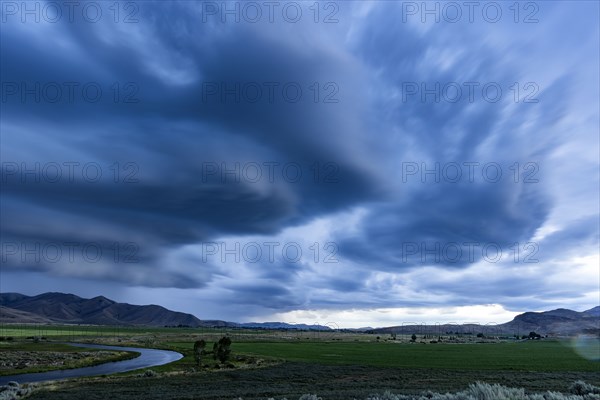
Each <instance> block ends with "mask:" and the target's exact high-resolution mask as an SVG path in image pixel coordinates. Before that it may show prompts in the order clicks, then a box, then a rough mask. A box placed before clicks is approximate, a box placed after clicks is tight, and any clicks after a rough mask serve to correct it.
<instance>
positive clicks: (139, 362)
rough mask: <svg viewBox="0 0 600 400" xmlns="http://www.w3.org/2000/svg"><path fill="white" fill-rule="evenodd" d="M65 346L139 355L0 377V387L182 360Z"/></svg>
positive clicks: (168, 354) (152, 352) (167, 354)
mask: <svg viewBox="0 0 600 400" xmlns="http://www.w3.org/2000/svg"><path fill="white" fill-rule="evenodd" d="M67 344H68V345H70V346H75V347H85V348H91V349H102V350H113V351H134V352H137V353H140V356H139V357H136V358H132V359H130V360H123V361H113V362H107V363H104V364H99V365H95V366H93V367H83V368H74V369H63V370H56V371H48V372H38V373H33V374H20V375H9V376H0V385H5V384H6V383H7V382H10V381H17V382H19V383H30V382H41V381H53V380H57V379H67V378H81V377H85V376H95V375H108V374H116V373H119V372H127V371H133V370H135V369H141V368H150V367H156V366H159V365H164V364H168V363H170V362H173V361H177V360H180V359H181V358H183V355H182V354H180V353H177V352H175V351H168V350H158V349H145V348H138V347H121V346H106V345H101V344H83V343H67Z"/></svg>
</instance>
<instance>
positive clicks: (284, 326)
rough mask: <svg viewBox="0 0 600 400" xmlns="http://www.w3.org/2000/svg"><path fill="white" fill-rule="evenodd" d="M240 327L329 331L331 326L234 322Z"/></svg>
mask: <svg viewBox="0 0 600 400" xmlns="http://www.w3.org/2000/svg"><path fill="white" fill-rule="evenodd" d="M236 325H237V326H238V327H240V328H254V329H300V330H305V331H330V330H331V328H330V327H329V326H326V325H317V324H315V325H307V324H288V323H285V322H246V323H242V324H236Z"/></svg>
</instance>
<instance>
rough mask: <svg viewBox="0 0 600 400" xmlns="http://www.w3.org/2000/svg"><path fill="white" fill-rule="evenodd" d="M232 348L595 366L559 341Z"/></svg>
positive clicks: (499, 365) (438, 362) (306, 357)
mask: <svg viewBox="0 0 600 400" xmlns="http://www.w3.org/2000/svg"><path fill="white" fill-rule="evenodd" d="M233 350H234V351H235V352H240V353H247V354H252V355H260V356H267V357H276V358H281V359H285V360H287V361H300V362H309V363H320V364H334V365H341V364H343V365H371V366H378V367H398V368H436V369H462V370H515V371H600V363H598V362H593V361H588V360H586V359H584V358H582V357H580V356H579V355H577V354H576V353H575V352H574V351H573V350H572V349H571V348H570V347H569V346H567V345H566V344H563V343H561V342H558V341H548V342H546V341H527V342H519V343H494V344H426V345H425V344H396V343H360V342H359V343H336V342H333V343H319V342H312V343H234V345H233Z"/></svg>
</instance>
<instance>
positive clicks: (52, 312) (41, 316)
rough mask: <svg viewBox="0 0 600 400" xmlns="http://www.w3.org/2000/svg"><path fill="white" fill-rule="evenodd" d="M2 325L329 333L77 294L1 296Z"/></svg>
mask: <svg viewBox="0 0 600 400" xmlns="http://www.w3.org/2000/svg"><path fill="white" fill-rule="evenodd" d="M0 322H1V323H36V324H43V323H55V324H85V325H127V326H136V325H137V326H155V327H160V326H186V327H192V328H197V327H229V328H254V329H304V330H329V329H330V328H329V327H327V326H321V325H305V324H287V323H283V322H260V323H258V322H257V323H254V322H250V323H235V322H227V321H221V320H200V319H198V318H197V317H195V316H194V315H192V314H186V313H182V312H177V311H171V310H168V309H166V308H164V307H161V306H157V305H147V306H137V305H132V304H127V303H117V302H115V301H113V300H110V299H107V298H106V297H104V296H98V297H94V298H92V299H84V298H81V297H79V296H76V295H74V294H65V293H52V292H51V293H43V294H40V295H37V296H26V295H23V294H20V293H0Z"/></svg>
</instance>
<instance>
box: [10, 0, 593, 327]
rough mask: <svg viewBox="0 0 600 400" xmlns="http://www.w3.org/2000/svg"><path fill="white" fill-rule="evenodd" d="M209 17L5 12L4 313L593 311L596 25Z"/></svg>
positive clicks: (167, 7) (370, 12) (359, 8)
mask: <svg viewBox="0 0 600 400" xmlns="http://www.w3.org/2000/svg"><path fill="white" fill-rule="evenodd" d="M98 4H99V7H102V6H101V5H100V3H98ZM220 4H221V3H218V4H217V3H211V2H168V3H161V4H159V3H135V7H134V8H132V9H128V10H121V11H122V13H121V14H119V16H118V18H117V16H116V15H114V14H111V13H110V12H111V10H108V9H102V11H103V12H104V14H103V15H104V17H103V18H100V19H99V20H98V21H97V22H95V23H91V22H89V20H86V18H84V17H82V16H81V15H79V14H78V12H76V13H75V19H74V20H73V21H69V20H68V19H67V18H66V16H64V18H61V19H59V20H58V21H57V22H51V21H49V20H48V19H49V18H48V16H47V15H46V18H44V15H42V18H41V20H40V21H39V22H35V20H31V19H30V20H27V18H25V20H26V22H25V23H24V22H22V19H21V16H22V15H21V13H22V10H15V9H6V8H4V9H3V16H2V18H3V23H2V37H1V39H0V40H1V44H2V52H1V58H2V63H1V64H2V65H1V67H0V68H1V72H2V77H3V78H2V85H3V88H2V91H3V98H2V120H1V122H0V128H1V132H2V136H1V144H2V146H1V150H0V154H1V156H2V191H1V198H2V204H1V207H2V215H1V217H0V218H1V222H2V224H1V225H2V246H3V247H2V250H3V251H2V252H3V259H2V274H3V279H2V291H23V292H27V291H34V292H39V291H49V290H57V289H56V288H55V287H52V286H53V285H57V279H58V280H59V281H60V280H61V279H63V280H64V284H63V285H62V286H61V290H64V291H73V292H77V291H78V290H79V294H82V295H87V294H88V292H89V294H90V295H91V294H96V293H98V294H105V293H101V292H113V293H115V296H117V297H119V299H124V300H129V301H139V302H158V301H157V300H156V295H155V293H160V296H161V298H162V299H164V301H163V300H161V301H160V303H165V304H166V305H170V306H171V307H173V308H178V309H184V310H187V311H190V312H193V313H195V314H196V315H198V316H199V317H200V318H219V319H261V318H269V317H272V316H274V315H278V316H285V315H289V316H290V317H289V318H297V317H299V316H300V315H302V314H301V313H302V312H304V311H306V310H321V311H320V312H324V313H334V314H331V315H337V316H338V317H339V316H340V315H345V314H344V313H347V312H350V310H370V309H395V308H398V309H401V308H402V309H404V308H409V309H410V307H420V308H419V309H423V307H425V308H427V307H430V308H431V309H440V307H447V306H473V307H480V308H479V310H485V309H486V308H485V307H484V306H485V305H488V304H496V305H497V306H495V307H504V309H506V310H525V309H531V308H535V309H542V308H547V307H551V306H554V305H570V306H572V307H575V308H578V307H587V306H593V305H594V303H593V302H594V301H596V302H597V301H598V299H597V298H596V299H595V300H594V296H593V294H594V293H596V294H597V291H598V284H599V279H600V278H599V277H598V271H597V268H596V267H597V264H596V267H594V260H596V261H597V256H598V251H597V244H598V240H599V239H598V235H599V229H598V228H599V227H598V217H599V214H598V208H597V205H598V201H599V199H598V191H597V188H598V185H599V176H598V152H597V149H598V135H597V131H598V120H597V110H598V106H599V104H598V98H599V96H598V89H597V88H598V76H597V71H598V65H599V61H598V54H597V48H598V44H599V43H598V21H597V18H596V19H595V18H594V17H593V16H594V15H597V14H598V5H597V4H592V3H580V4H577V5H573V4H568V3H566V2H553V3H551V4H547V3H544V4H541V5H540V10H539V14H538V15H537V17H536V18H537V19H538V22H537V23H531V24H525V23H522V22H523V21H519V23H515V20H514V18H513V17H515V16H514V15H511V14H510V11H509V10H508V8H506V9H504V10H503V12H504V14H502V15H503V17H502V18H501V19H500V20H499V21H498V22H496V23H492V22H490V21H488V20H486V18H484V17H482V16H481V15H479V14H477V13H475V14H474V21H473V22H469V21H468V20H461V21H459V22H456V23H450V22H448V21H446V20H445V19H447V18H444V15H443V14H441V19H440V22H439V23H436V22H435V20H434V19H432V18H431V17H427V15H424V16H422V15H420V14H412V11H414V10H412V9H407V8H406V4H405V3H402V2H398V3H395V2H369V3H368V4H360V3H355V2H344V3H339V4H337V3H335V4H334V3H331V4H334V5H335V6H327V5H326V4H320V7H321V8H320V12H319V14H318V15H317V14H315V11H314V10H313V9H309V8H308V6H307V5H304V4H303V3H301V4H300V3H281V4H280V6H281V10H279V9H277V10H276V11H274V14H273V15H272V22H271V21H270V20H269V19H268V18H267V15H268V14H266V13H265V14H263V18H261V19H260V21H259V22H257V23H253V22H249V19H252V15H254V14H251V12H252V11H253V10H251V9H247V8H245V7H246V6H244V5H243V3H235V2H231V3H227V7H230V8H228V9H229V10H230V11H231V10H233V11H232V12H230V13H229V14H227V13H223V11H226V10H223V9H220V10H219V7H222V6H220ZM327 4H330V3H327ZM296 5H297V6H298V7H300V9H301V10H302V11H301V12H302V14H301V17H300V18H299V19H298V20H297V21H296V22H293V21H294V20H295V18H296V17H294V15H300V14H293V11H294V10H295V9H296V8H295V7H296ZM213 6H215V7H217V8H216V9H215V8H212V7H213ZM259 6H260V5H259ZM236 7H238V8H236ZM43 9H44V6H43V5H42V10H43ZM238 9H239V13H240V14H239V15H238V17H240V18H239V19H240V20H239V22H236V20H235V18H236V15H235V13H236V11H235V10H238ZM282 10H285V13H283V14H280V13H279V11H282ZM411 10H412V11H411ZM77 11H79V10H77ZM113 11H114V10H113ZM261 11H267V10H265V9H261ZM409 11H410V12H409ZM282 12H283V11H282ZM130 14H131V15H134V16H135V18H134V19H135V22H131V23H126V22H124V18H125V15H130ZM421 17H424V18H425V22H422V20H421ZM223 18H225V22H223ZM427 18H429V19H427ZM515 18H516V17H515ZM519 18H521V16H519ZM115 19H116V20H117V22H115ZM326 19H327V20H328V21H329V22H330V23H324V21H325V20H326ZM488 19H489V18H488ZM334 20H337V22H334ZM315 21H317V22H315ZM574 21H576V28H575V29H573V30H571V29H570V28H569V29H566V28H565V27H566V26H569V27H571V26H572V24H573V22H574ZM582 38H586V39H582ZM550 43H552V45H550ZM40 60H43V63H42V62H40ZM573 269H575V270H577V271H578V272H579V274H580V275H579V276H584V277H585V278H584V279H581V278H578V277H577V276H576V275H575V274H572V273H570V272H569V271H572V270H573ZM32 276H35V277H37V278H36V279H39V280H38V282H39V283H38V284H36V285H33V286H31V285H30V286H29V288H25V287H24V286H22V284H21V283H20V282H23V278H24V277H32ZM557 282H561V286H560V288H557V287H556V283H557ZM79 285H83V286H79ZM78 287H80V288H85V289H78ZM82 291H83V292H82ZM92 292H94V293H92ZM144 293H146V294H144ZM596 297H597V296H596ZM173 299H177V300H173ZM200 302H202V304H204V305H205V306H203V307H202V309H198V308H197V307H196V306H194V305H193V304H194V303H200ZM222 304H231V305H234V306H235V307H236V310H235V311H232V310H231V308H228V307H223V306H222ZM436 307H437V308H436ZM327 310H328V311H327ZM482 312H484V311H482ZM286 313H291V314H286ZM294 313H295V314H294ZM298 313H300V314H298ZM357 315H361V318H365V319H368V317H366V316H364V315H369V313H368V312H365V311H361V313H359V314H357ZM373 315H375V316H374V317H373V320H371V321H369V320H366V321H364V324H359V323H358V322H356V323H357V324H358V325H361V326H363V325H369V324H376V322H377V321H379V320H382V321H383V320H385V318H383V319H378V318H379V317H377V316H376V315H377V313H374V314H373ZM394 315H396V314H394ZM289 318H288V320H289ZM350 319H352V318H350ZM355 319H356V318H354V319H353V321H354V320H355ZM297 322H306V321H297ZM309 322H314V321H309ZM336 323H338V324H339V325H340V326H344V321H336ZM352 323H353V324H354V323H355V322H352Z"/></svg>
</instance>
